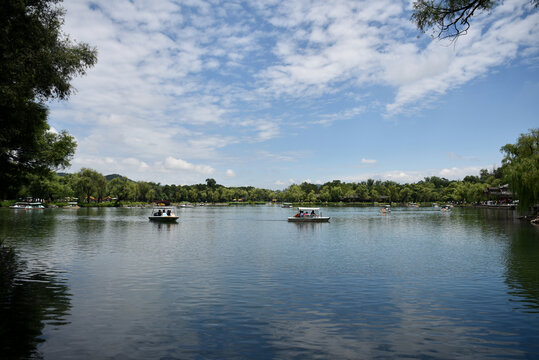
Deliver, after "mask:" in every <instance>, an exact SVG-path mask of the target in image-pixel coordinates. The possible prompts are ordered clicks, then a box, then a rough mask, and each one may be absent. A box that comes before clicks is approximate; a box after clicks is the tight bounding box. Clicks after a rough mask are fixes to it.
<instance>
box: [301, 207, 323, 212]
mask: <svg viewBox="0 0 539 360" xmlns="http://www.w3.org/2000/svg"><path fill="white" fill-rule="evenodd" d="M298 210H299V211H319V210H320V208H308V207H299V208H298Z"/></svg>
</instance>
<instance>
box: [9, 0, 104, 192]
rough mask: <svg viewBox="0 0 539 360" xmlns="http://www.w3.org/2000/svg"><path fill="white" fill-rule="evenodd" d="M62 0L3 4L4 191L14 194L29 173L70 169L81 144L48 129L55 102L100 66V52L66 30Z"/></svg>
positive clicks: (11, 1)
mask: <svg viewBox="0 0 539 360" xmlns="http://www.w3.org/2000/svg"><path fill="white" fill-rule="evenodd" d="M59 2H60V1H59V0H33V1H19V0H4V1H2V2H0V24H1V25H0V26H1V28H0V30H1V31H0V53H1V54H2V56H1V57H0V68H1V69H2V71H0V114H1V115H0V128H1V129H2V131H1V132H0V169H1V170H0V189H2V191H3V195H4V197H7V196H9V195H11V196H12V195H13V194H15V193H16V192H17V191H18V190H19V188H20V186H21V185H22V184H24V183H25V182H26V180H28V174H35V175H40V176H43V175H47V174H49V173H50V171H51V170H58V169H61V168H65V167H66V166H67V165H69V161H70V159H71V157H72V156H73V154H74V151H75V147H76V143H75V140H74V138H73V137H72V136H70V135H69V134H68V133H67V132H65V131H62V132H60V133H54V132H50V131H49V125H48V124H47V115H48V109H47V107H46V106H45V105H44V103H45V101H47V100H50V99H60V100H65V99H67V98H68V97H69V95H71V94H72V93H73V87H72V86H71V84H70V82H71V80H72V79H73V77H74V76H76V75H82V74H84V73H85V71H86V69H87V68H88V67H91V66H93V65H94V64H95V62H96V51H95V50H94V49H92V48H90V47H89V46H88V45H87V44H83V43H81V44H77V43H73V42H72V41H71V40H70V39H69V38H68V37H67V36H66V35H64V34H63V33H62V32H61V26H62V25H63V16H64V10H63V9H62V8H61V7H60V6H58V3H59Z"/></svg>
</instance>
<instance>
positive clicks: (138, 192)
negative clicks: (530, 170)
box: [19, 169, 503, 206]
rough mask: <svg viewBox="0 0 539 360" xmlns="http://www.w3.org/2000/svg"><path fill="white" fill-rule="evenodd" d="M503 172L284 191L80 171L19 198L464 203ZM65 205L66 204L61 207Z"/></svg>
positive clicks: (38, 181)
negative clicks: (455, 178)
mask: <svg viewBox="0 0 539 360" xmlns="http://www.w3.org/2000/svg"><path fill="white" fill-rule="evenodd" d="M502 176H503V175H502V173H501V171H500V170H499V169H494V170H493V171H488V170H482V171H481V173H480V174H479V176H467V177H465V178H464V179H463V180H459V181H451V180H448V179H445V178H440V177H436V176H432V177H427V178H425V179H424V180H422V181H419V182H417V183H407V184H399V183H396V182H394V181H381V180H373V179H369V180H367V181H362V182H342V181H340V180H334V181H331V182H327V183H325V184H312V183H307V182H304V183H302V184H292V185H290V186H289V187H288V188H286V189H284V190H282V191H279V190H277V191H275V190H268V189H260V188H256V187H253V186H242V187H226V186H223V185H220V184H217V182H216V181H215V180H214V179H206V183H205V184H195V185H162V184H159V183H153V182H146V181H132V180H129V179H127V178H126V177H123V176H120V175H109V176H107V177H108V180H107V177H105V176H103V175H102V174H100V173H99V172H97V171H96V170H92V169H82V170H81V171H80V172H78V173H75V174H53V175H51V176H50V177H47V178H42V177H37V176H34V177H33V178H32V179H31V180H30V182H29V183H28V185H25V186H23V187H22V188H21V189H20V191H19V197H21V198H24V197H37V198H41V199H45V200H47V201H49V202H65V203H66V204H67V201H72V200H75V199H77V200H78V202H79V203H80V204H81V205H86V206H88V205H90V206H115V205H118V204H122V203H130V204H133V203H138V204H140V205H142V204H144V203H151V202H153V201H157V200H165V201H169V202H173V203H181V202H190V203H231V204H243V203H256V202H258V203H260V202H262V203H263V202H267V201H281V202H293V203H305V202H308V203H329V202H333V203H338V202H342V203H355V204H361V203H363V204H369V203H373V202H397V203H409V202H413V203H423V202H464V203H475V202H480V201H482V200H487V198H486V197H485V196H486V193H485V191H486V190H487V188H488V187H493V186H499V185H501V184H502V182H503V178H502ZM59 205H62V204H59Z"/></svg>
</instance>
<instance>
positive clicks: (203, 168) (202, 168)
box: [165, 156, 215, 175]
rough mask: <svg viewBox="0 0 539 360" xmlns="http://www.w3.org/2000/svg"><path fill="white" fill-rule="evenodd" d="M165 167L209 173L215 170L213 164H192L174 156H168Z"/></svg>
mask: <svg viewBox="0 0 539 360" xmlns="http://www.w3.org/2000/svg"><path fill="white" fill-rule="evenodd" d="M165 168H167V169H172V170H186V171H194V172H197V173H201V174H208V175H211V174H213V172H214V171H215V170H214V169H213V168H212V167H211V166H208V165H195V164H191V163H189V162H187V161H185V160H183V159H175V158H173V157H172V156H167V158H166V159H165Z"/></svg>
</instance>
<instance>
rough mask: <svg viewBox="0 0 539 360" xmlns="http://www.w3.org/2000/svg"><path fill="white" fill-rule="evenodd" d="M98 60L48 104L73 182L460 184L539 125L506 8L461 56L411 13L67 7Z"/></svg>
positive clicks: (487, 21)
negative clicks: (69, 139)
mask: <svg viewBox="0 0 539 360" xmlns="http://www.w3.org/2000/svg"><path fill="white" fill-rule="evenodd" d="M63 7H64V8H65V9H66V15H65V24H64V27H63V30H64V32H65V33H66V34H68V35H69V38H70V39H72V40H75V41H77V42H86V43H88V44H90V45H92V46H95V47H96V48H97V51H98V63H97V64H96V65H95V66H94V67H93V68H91V69H89V70H88V72H87V73H86V75H84V76H81V77H77V78H75V79H74V80H73V81H72V84H73V85H74V87H75V89H76V93H75V94H74V95H72V96H71V97H70V98H69V100H68V101H62V102H60V101H52V102H50V103H49V107H50V114H49V123H50V125H51V127H52V129H53V131H54V130H56V131H60V130H63V129H65V130H67V131H68V132H69V133H70V134H71V135H73V136H74V137H75V138H76V140H77V143H78V147H77V151H76V154H75V156H74V158H73V160H72V166H71V167H70V168H69V169H67V171H68V172H76V171H79V170H80V169H81V168H83V167H86V168H92V169H95V170H97V171H99V172H101V173H102V174H104V175H107V174H113V173H118V174H121V175H124V176H127V177H129V178H130V179H132V180H135V181H153V182H156V183H161V184H176V185H187V184H196V183H205V179H207V178H213V179H215V180H216V181H217V183H219V184H222V185H225V186H245V185H252V186H257V187H262V188H269V189H283V188H286V187H288V186H289V185H291V184H293V183H298V184H299V183H302V182H304V181H307V182H311V183H315V184H322V183H325V182H327V181H332V180H335V179H338V180H342V181H346V182H359V181H364V180H367V179H369V178H372V179H380V180H392V181H396V182H399V183H407V182H416V181H419V180H422V179H423V178H424V177H426V176H440V177H445V178H448V179H462V178H463V177H464V176H466V175H478V174H479V170H480V169H485V168H486V169H492V168H494V167H497V166H500V164H501V160H502V158H503V154H502V153H501V152H500V147H501V146H503V145H505V144H507V143H514V142H516V140H517V139H518V136H519V135H520V134H522V133H526V132H528V130H529V129H531V128H536V127H538V126H539V10H536V9H534V8H533V7H532V5H531V4H530V2H529V0H505V1H504V2H503V4H501V5H499V6H497V7H495V8H494V9H493V10H492V11H491V12H490V13H484V14H480V15H477V16H474V18H473V19H472V23H471V25H472V26H471V28H470V30H469V31H468V33H467V34H466V35H465V36H461V37H460V38H458V39H457V40H456V41H448V40H445V41H440V40H437V39H433V38H432V37H431V36H430V35H429V34H428V33H427V34H421V33H419V32H418V30H417V28H416V27H415V25H414V24H413V23H412V22H411V21H410V15H411V11H412V1H398V0H377V1H370V0H368V1H351V0H334V1H332V0H304V1H303V0H293V1H281V0H250V1H239V0H238V1H235V0H225V1H220V0H180V1H172V0H155V1H149V0H147V1H138V0H132V1H126V0H115V1H109V0H92V1H86V0H64V3H63Z"/></svg>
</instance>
